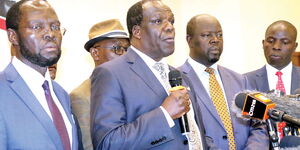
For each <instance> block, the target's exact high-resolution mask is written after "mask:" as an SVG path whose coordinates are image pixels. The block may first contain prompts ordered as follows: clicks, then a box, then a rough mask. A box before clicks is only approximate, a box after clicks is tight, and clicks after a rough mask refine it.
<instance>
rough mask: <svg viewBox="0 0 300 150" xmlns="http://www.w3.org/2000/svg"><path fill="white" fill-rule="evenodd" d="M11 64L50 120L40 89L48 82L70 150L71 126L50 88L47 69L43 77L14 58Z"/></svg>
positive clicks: (50, 83) (44, 97) (45, 101)
mask: <svg viewBox="0 0 300 150" xmlns="http://www.w3.org/2000/svg"><path fill="white" fill-rule="evenodd" d="M12 64H13V66H14V67H15V68H16V70H17V72H18V73H19V74H20V76H21V77H22V78H23V80H24V81H25V83H26V84H27V86H28V87H29V89H30V90H31V92H32V93H33V95H34V96H35V97H36V99H37V100H38V102H39V103H40V104H41V106H42V108H43V109H44V110H45V112H46V113H47V114H48V116H49V117H50V118H51V120H52V115H51V112H50V110H49V107H48V103H47V100H46V96H45V92H44V89H43V87H42V85H43V83H44V81H45V80H47V81H48V83H49V88H50V92H51V96H52V98H53V100H54V102H55V104H56V105H57V107H58V109H59V111H60V113H61V115H62V117H63V119H64V122H65V125H66V128H67V131H68V135H69V139H70V145H71V148H72V125H71V123H70V121H69V119H68V117H67V115H66V113H65V110H64V109H63V107H62V105H61V103H60V101H59V100H58V98H57V97H56V95H55V93H54V91H53V86H52V82H51V78H50V74H49V71H48V69H47V72H46V74H45V77H43V76H42V75H41V74H40V73H39V72H37V71H36V70H34V69H33V68H31V67H29V66H28V65H26V64H24V63H23V62H21V61H20V60H19V59H17V58H16V57H13V58H12Z"/></svg>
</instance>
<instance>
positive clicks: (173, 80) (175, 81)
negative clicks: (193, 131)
mask: <svg viewBox="0 0 300 150" xmlns="http://www.w3.org/2000/svg"><path fill="white" fill-rule="evenodd" d="M169 82H170V85H171V87H172V88H171V89H170V91H175V90H179V89H182V88H184V87H183V86H182V77H181V73H180V72H179V71H178V70H171V71H170V72H169ZM179 125H180V129H181V133H182V134H183V135H185V134H187V133H188V132H190V128H189V122H188V118H187V115H186V114H184V115H183V116H182V117H180V118H179Z"/></svg>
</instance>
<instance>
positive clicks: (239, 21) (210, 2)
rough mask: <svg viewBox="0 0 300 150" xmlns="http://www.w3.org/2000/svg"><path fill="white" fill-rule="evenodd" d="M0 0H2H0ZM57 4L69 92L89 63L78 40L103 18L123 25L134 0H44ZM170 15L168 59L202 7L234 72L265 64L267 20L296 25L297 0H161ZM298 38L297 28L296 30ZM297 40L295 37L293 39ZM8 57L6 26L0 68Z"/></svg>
mask: <svg viewBox="0 0 300 150" xmlns="http://www.w3.org/2000/svg"><path fill="white" fill-rule="evenodd" d="M1 1H3V0H1ZM48 1H49V3H50V4H52V6H53V7H54V9H55V10H56V12H57V14H58V16H59V19H60V21H61V22H62V26H63V27H65V28H66V29H67V32H66V34H65V36H64V37H63V44H62V50H63V53H62V57H61V59H60V60H59V63H58V72H57V76H56V81H57V82H59V83H60V84H61V85H62V86H63V87H64V88H65V89H66V90H67V91H68V92H70V91H72V90H73V89H74V88H75V87H77V86H78V85H79V84H80V83H81V82H82V81H83V80H85V79H86V78H88V77H89V76H90V75H91V73H92V71H93V68H94V63H93V60H92V58H91V57H90V55H89V53H88V52H86V51H85V49H84V48H83V45H84V44H85V42H86V41H87V40H88V31H89V29H90V27H91V26H92V25H93V24H95V23H97V22H100V21H104V20H106V19H111V18H118V19H119V20H120V21H121V22H122V24H123V25H124V27H126V13H127V10H128V8H129V7H130V6H131V5H133V4H134V3H135V2H137V0H48ZM163 1H164V2H165V3H166V4H167V5H169V6H170V8H171V9H172V11H173V13H174V15H175V30H176V39H175V41H176V43H175V53H174V54H173V55H171V56H169V57H168V62H169V64H171V65H173V66H175V67H178V66H180V65H181V64H183V63H184V61H185V59H186V58H187V56H188V53H189V50H188V46H187V43H186V40H185V34H186V24H187V22H188V21H189V19H190V18H191V17H193V16H194V15H197V14H201V13H207V14H211V15H213V16H215V17H217V18H218V19H219V21H220V23H221V25H222V27H223V35H224V50H223V54H222V57H221V60H220V61H219V64H221V65H223V66H225V67H228V68H231V69H232V70H235V71H237V72H239V73H244V72H248V71H252V70H254V69H257V68H259V67H261V66H262V65H264V64H265V58H264V54H263V50H262V39H263V38H264V33H265V30H266V28H267V26H268V25H270V24H271V23H272V22H274V21H276V20H287V21H289V22H291V23H292V24H294V25H295V26H296V28H298V30H299V31H300V11H299V6H300V1H299V0H163ZM298 39H299V34H298ZM298 41H299V40H298ZM9 61H10V49H9V43H8V41H7V37H6V32H5V31H4V30H0V70H3V69H4V68H5V66H6V65H7V64H8V63H9Z"/></svg>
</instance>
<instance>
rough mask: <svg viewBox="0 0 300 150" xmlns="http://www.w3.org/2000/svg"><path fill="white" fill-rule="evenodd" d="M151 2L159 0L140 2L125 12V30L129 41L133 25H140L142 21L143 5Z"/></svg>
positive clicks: (143, 0) (142, 0)
mask: <svg viewBox="0 0 300 150" xmlns="http://www.w3.org/2000/svg"><path fill="white" fill-rule="evenodd" d="M151 1H161V0H141V1H138V2H137V3H135V4H134V5H132V6H131V7H130V8H129V9H128V11H127V18H126V21H127V29H128V33H129V39H130V38H131V37H132V28H133V26H135V25H141V22H142V20H143V4H144V3H146V2H151Z"/></svg>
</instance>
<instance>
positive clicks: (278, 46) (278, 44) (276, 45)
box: [273, 41, 281, 50]
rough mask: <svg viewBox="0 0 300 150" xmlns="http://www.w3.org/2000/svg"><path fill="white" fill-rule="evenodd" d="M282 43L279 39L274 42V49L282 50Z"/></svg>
mask: <svg viewBox="0 0 300 150" xmlns="http://www.w3.org/2000/svg"><path fill="white" fill-rule="evenodd" d="M280 47H281V43H280V42H279V41H275V42H274V44H273V50H281V48H280Z"/></svg>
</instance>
